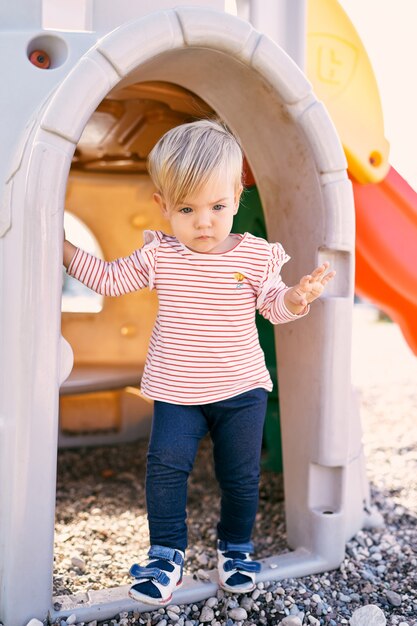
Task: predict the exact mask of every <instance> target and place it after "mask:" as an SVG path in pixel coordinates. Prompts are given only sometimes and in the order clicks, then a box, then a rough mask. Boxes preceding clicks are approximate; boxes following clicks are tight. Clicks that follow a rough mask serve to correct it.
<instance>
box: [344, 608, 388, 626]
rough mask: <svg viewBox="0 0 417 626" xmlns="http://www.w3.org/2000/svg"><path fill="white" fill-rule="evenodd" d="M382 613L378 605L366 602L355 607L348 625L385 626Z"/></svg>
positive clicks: (385, 621) (384, 618)
mask: <svg viewBox="0 0 417 626" xmlns="http://www.w3.org/2000/svg"><path fill="white" fill-rule="evenodd" d="M386 623H387V620H386V617H385V615H384V613H383V612H382V611H381V609H380V608H379V607H378V606H375V605H372V604H368V605H367V606H362V607H361V608H360V609H357V610H356V611H355V612H354V613H353V615H352V617H351V618H350V621H349V624H350V626H385V624H386Z"/></svg>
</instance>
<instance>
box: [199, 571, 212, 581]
mask: <svg viewBox="0 0 417 626" xmlns="http://www.w3.org/2000/svg"><path fill="white" fill-rule="evenodd" d="M197 576H198V578H200V580H209V579H210V575H209V573H208V572H206V570H204V569H199V570H198V571H197Z"/></svg>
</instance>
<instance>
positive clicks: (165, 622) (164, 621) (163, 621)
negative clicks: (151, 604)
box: [158, 619, 168, 626]
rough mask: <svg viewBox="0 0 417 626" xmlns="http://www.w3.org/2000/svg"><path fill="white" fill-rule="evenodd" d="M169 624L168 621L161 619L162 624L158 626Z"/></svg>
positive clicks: (159, 623)
mask: <svg viewBox="0 0 417 626" xmlns="http://www.w3.org/2000/svg"><path fill="white" fill-rule="evenodd" d="M167 624H168V622H167V621H166V619H161V621H160V622H158V626H167Z"/></svg>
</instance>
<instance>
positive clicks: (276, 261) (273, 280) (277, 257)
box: [256, 243, 291, 309]
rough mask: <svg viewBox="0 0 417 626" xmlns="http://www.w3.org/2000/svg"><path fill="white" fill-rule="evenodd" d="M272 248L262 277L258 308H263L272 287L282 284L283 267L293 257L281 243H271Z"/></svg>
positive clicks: (257, 302) (257, 301)
mask: <svg viewBox="0 0 417 626" xmlns="http://www.w3.org/2000/svg"><path fill="white" fill-rule="evenodd" d="M269 245H270V250H271V256H270V259H269V261H268V264H267V266H266V268H265V272H264V275H263V277H262V279H261V282H260V286H259V291H258V296H257V300H256V308H257V309H259V308H261V306H262V304H263V303H264V301H265V298H266V297H267V295H268V293H269V292H270V291H271V289H273V288H276V287H278V286H282V285H283V282H282V278H281V269H282V266H283V265H285V263H287V261H289V260H290V259H291V257H290V256H289V255H288V254H287V253H286V252H285V250H284V248H283V247H282V245H281V244H280V243H271V244H269Z"/></svg>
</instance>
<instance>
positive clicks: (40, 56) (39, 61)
mask: <svg viewBox="0 0 417 626" xmlns="http://www.w3.org/2000/svg"><path fill="white" fill-rule="evenodd" d="M29 61H30V62H31V63H33V65H36V67H39V68H40V69H42V70H47V69H48V68H49V67H50V66H51V59H50V58H49V54H48V53H47V52H45V51H44V50H34V51H33V52H32V53H31V54H30V55H29Z"/></svg>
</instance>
